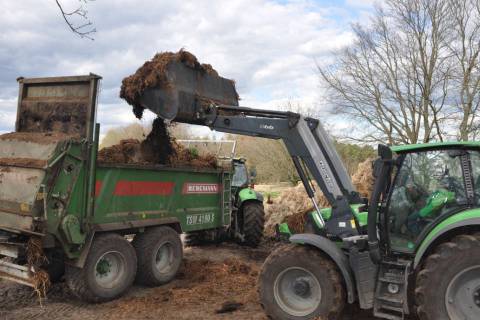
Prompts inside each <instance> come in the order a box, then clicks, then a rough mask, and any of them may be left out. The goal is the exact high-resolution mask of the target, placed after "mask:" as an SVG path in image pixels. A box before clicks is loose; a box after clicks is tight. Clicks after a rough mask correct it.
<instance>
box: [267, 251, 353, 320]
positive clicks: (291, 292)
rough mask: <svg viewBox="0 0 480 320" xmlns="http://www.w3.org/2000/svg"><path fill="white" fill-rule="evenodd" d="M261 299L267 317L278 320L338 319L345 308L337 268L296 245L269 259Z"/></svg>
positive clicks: (275, 252) (343, 291)
mask: <svg viewBox="0 0 480 320" xmlns="http://www.w3.org/2000/svg"><path fill="white" fill-rule="evenodd" d="M259 295H260V302H261V304H262V307H263V308H264V310H265V312H266V314H267V315H268V316H269V317H271V318H273V319H279V320H287V319H288V320H306V319H317V318H319V319H325V320H333V319H339V318H340V315H341V313H342V311H343V307H344V305H345V289H344V287H343V284H342V278H341V276H340V274H339V272H338V270H337V267H336V265H335V264H334V263H333V262H332V261H331V260H330V259H329V258H328V257H326V256H324V255H323V254H321V253H320V251H318V250H316V249H314V248H311V247H306V246H301V245H295V244H288V245H285V246H282V247H280V248H278V249H276V250H275V251H274V252H272V254H270V256H269V257H268V258H267V260H266V261H265V263H264V265H263V268H262V271H261V274H260V285H259Z"/></svg>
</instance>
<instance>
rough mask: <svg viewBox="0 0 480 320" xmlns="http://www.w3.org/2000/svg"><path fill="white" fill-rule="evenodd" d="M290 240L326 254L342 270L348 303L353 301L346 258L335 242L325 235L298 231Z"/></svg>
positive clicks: (353, 288)
mask: <svg viewBox="0 0 480 320" xmlns="http://www.w3.org/2000/svg"><path fill="white" fill-rule="evenodd" d="M290 242H292V243H296V244H302V245H305V244H308V245H311V246H314V247H316V248H317V249H319V250H320V251H322V252H324V253H325V254H327V255H328V256H329V257H330V258H331V259H332V260H333V261H334V262H335V263H336V264H337V266H338V268H339V269H340V271H341V272H342V275H343V279H344V280H345V285H346V287H347V288H346V289H347V297H348V303H354V302H355V300H356V299H355V297H356V295H355V286H354V282H353V275H352V270H351V268H350V264H349V262H348V258H347V256H346V255H345V254H344V253H343V252H342V250H340V248H339V247H337V245H336V244H335V243H333V242H332V241H331V240H329V239H327V238H325V237H322V236H319V235H316V234H307V233H299V234H295V235H293V236H291V237H290Z"/></svg>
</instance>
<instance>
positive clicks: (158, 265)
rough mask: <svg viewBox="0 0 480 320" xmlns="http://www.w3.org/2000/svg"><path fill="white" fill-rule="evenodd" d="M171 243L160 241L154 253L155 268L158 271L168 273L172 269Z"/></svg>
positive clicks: (172, 252)
mask: <svg viewBox="0 0 480 320" xmlns="http://www.w3.org/2000/svg"><path fill="white" fill-rule="evenodd" d="M173 255H174V251H173V244H172V243H170V242H164V243H162V244H161V245H160V246H159V247H158V250H157V253H156V255H155V269H157V271H158V272H159V273H169V272H170V271H172V267H173V260H174V256H173Z"/></svg>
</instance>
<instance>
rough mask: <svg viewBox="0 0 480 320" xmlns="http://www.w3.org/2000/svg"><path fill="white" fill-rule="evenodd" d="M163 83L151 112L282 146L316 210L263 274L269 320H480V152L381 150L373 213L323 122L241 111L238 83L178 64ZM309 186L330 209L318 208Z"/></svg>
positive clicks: (147, 99)
mask: <svg viewBox="0 0 480 320" xmlns="http://www.w3.org/2000/svg"><path fill="white" fill-rule="evenodd" d="M166 73H167V75H169V79H173V80H172V81H171V82H170V83H169V84H168V86H165V85H164V86H159V87H156V88H150V89H149V90H148V91H145V93H144V94H143V96H142V99H141V100H142V101H143V102H144V105H143V106H144V107H145V108H148V109H150V110H152V111H153V112H155V113H157V114H158V115H159V116H160V117H162V118H164V119H168V120H172V121H176V122H182V123H190V124H197V125H204V126H208V127H209V128H210V129H212V130H216V131H220V132H226V133H235V134H243V135H249V136H255V137H263V138H269V139H281V140H282V141H283V142H284V143H285V146H286V149H287V150H288V152H289V154H290V156H291V157H292V161H293V164H294V165H295V168H296V169H297V172H298V174H299V177H300V179H301V180H302V182H303V185H304V186H305V189H306V192H307V194H308V196H309V197H310V198H311V200H312V205H313V207H314V209H315V210H314V213H312V214H311V215H309V219H308V221H307V228H306V230H307V231H308V232H306V233H303V234H295V235H291V236H290V235H289V234H288V228H287V226H282V227H281V228H280V231H283V232H284V233H286V234H287V235H288V236H289V240H288V241H289V243H288V244H286V245H285V246H281V247H279V248H278V249H276V250H275V251H273V252H272V253H271V254H270V256H269V257H268V258H267V260H266V261H265V264H264V266H263V269H262V272H261V274H260V278H259V293H260V302H261V304H262V306H263V308H264V310H265V312H266V314H267V315H268V316H269V317H271V318H273V319H282V320H283V319H285V320H287V319H289V320H303V319H340V316H341V314H342V311H343V309H344V306H345V305H346V304H347V303H348V304H358V305H359V306H360V308H361V309H372V310H373V314H374V315H375V316H377V317H380V318H383V319H391V320H397V319H398V320H401V319H404V318H405V317H407V316H408V315H411V314H418V315H419V316H420V318H421V319H422V320H448V319H450V320H458V319H468V320H475V319H476V320H478V319H480V208H479V207H480V169H479V168H480V143H476V142H451V143H433V144H421V145H410V146H399V147H388V146H385V145H380V146H379V148H378V153H379V159H378V160H376V161H375V164H374V170H373V171H374V176H375V178H376V180H375V184H374V190H373V193H372V196H371V198H370V199H369V200H368V201H367V199H362V198H361V197H360V195H359V193H358V192H357V190H356V189H355V187H354V186H353V184H352V181H351V179H350V176H349V175H348V173H347V170H346V169H345V166H344V164H343V162H342V160H341V159H340V157H339V155H338V153H337V151H336V150H335V146H334V144H333V142H332V140H331V138H330V137H329V135H328V134H327V131H326V130H325V128H324V127H323V125H322V123H321V122H320V120H319V119H314V118H310V117H305V116H303V115H301V114H298V113H293V112H281V111H272V110H262V109H254V108H245V107H240V106H238V95H237V94H236V92H235V88H234V86H233V82H232V81H229V80H227V79H224V78H221V77H218V76H217V75H211V74H210V75H209V74H202V73H201V72H199V71H198V70H195V69H192V68H191V67H189V66H187V65H182V64H181V63H175V62H172V63H171V64H170V65H169V67H168V68H167V69H166ZM199 97H201V99H199ZM165 101H169V102H172V103H170V104H168V106H166V105H165ZM205 101H207V102H205ZM272 165H274V164H272ZM310 176H311V177H312V178H313V179H314V180H315V181H316V182H317V184H318V186H319V188H320V189H321V191H322V193H323V195H324V196H325V197H326V199H327V200H328V202H329V203H330V205H331V208H319V206H318V204H317V202H316V201H315V189H314V188H313V186H312V184H311V179H310Z"/></svg>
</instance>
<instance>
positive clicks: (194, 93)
mask: <svg viewBox="0 0 480 320" xmlns="http://www.w3.org/2000/svg"><path fill="white" fill-rule="evenodd" d="M165 75H166V79H167V81H166V82H165V83H163V84H162V85H159V86H157V87H153V88H147V89H145V90H144V91H143V93H142V95H141V96H140V104H141V106H142V107H144V108H145V109H149V110H151V111H153V112H154V113H156V114H157V115H158V116H160V117H161V118H163V119H166V120H174V121H177V122H185V123H192V124H195V123H197V124H201V121H200V120H199V119H198V112H199V111H200V108H201V105H200V103H198V102H199V101H203V102H209V101H210V102H214V103H216V104H223V105H230V106H238V94H237V92H236V90H235V84H234V82H233V81H232V80H229V79H225V78H222V77H220V76H218V74H217V73H216V72H215V71H213V72H209V71H206V70H202V69H198V68H192V67H190V66H188V65H185V64H183V63H182V62H179V61H172V62H170V63H169V64H168V65H167V67H166V68H165Z"/></svg>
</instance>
